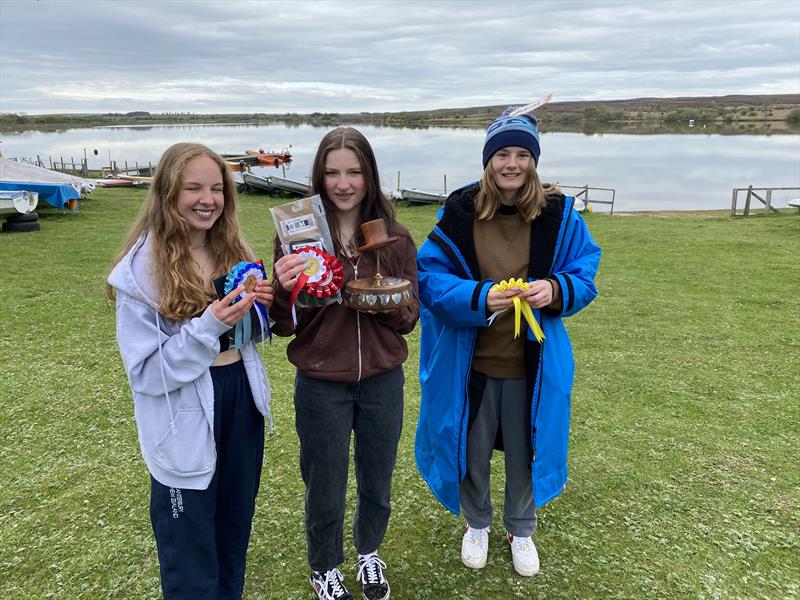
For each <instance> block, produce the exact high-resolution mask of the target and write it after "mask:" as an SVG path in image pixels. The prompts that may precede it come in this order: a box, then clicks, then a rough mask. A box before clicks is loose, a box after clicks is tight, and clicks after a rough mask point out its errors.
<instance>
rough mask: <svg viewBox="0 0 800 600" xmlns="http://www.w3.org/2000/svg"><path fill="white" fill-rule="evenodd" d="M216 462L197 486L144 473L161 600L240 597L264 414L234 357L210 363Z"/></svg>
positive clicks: (207, 599) (262, 456)
mask: <svg viewBox="0 0 800 600" xmlns="http://www.w3.org/2000/svg"><path fill="white" fill-rule="evenodd" d="M211 378H212V380H213V382H214V439H215V441H216V446H217V465H216V471H215V472H214V477H213V479H212V480H211V483H210V484H209V486H208V488H207V489H205V490H187V489H179V488H171V487H167V486H164V485H162V484H160V483H159V482H157V481H156V480H155V479H153V478H152V477H151V478H150V480H151V481H150V520H151V522H152V525H153V533H154V534H155V537H156V545H157V547H158V562H159V566H160V570H161V590H162V592H163V594H164V598H165V600H184V599H185V600H190V599H191V600H229V599H237V600H238V599H240V598H241V597H242V591H243V589H244V572H245V559H246V555H247V544H248V542H249V540H250V529H251V527H252V523H253V514H254V512H255V499H256V494H257V493H258V485H259V480H260V478H261V465H262V463H263V458H264V417H263V416H262V415H261V413H259V412H258V409H256V407H255V404H254V403H253V395H252V393H251V391H250V385H249V383H248V381H247V374H246V373H245V370H244V363H243V362H242V361H238V362H235V363H233V364H230V365H225V366H222V367H211Z"/></svg>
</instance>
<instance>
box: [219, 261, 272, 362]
mask: <svg viewBox="0 0 800 600" xmlns="http://www.w3.org/2000/svg"><path fill="white" fill-rule="evenodd" d="M266 278H267V272H266V270H265V269H264V264H263V263H262V262H261V261H260V260H257V261H256V262H248V261H242V262H239V263H236V264H235V265H234V266H233V268H232V269H231V271H230V273H228V275H227V276H226V277H225V287H224V290H225V295H228V294H230V293H231V292H232V291H233V290H235V289H236V288H237V287H239V286H240V285H244V288H245V292H253V291H254V290H255V288H256V284H257V283H258V282H259V281H262V280H264V279H266ZM243 293H244V292H243ZM243 293H242V294H239V295H238V296H236V298H234V299H233V304H236V303H237V302H238V301H239V300H241V299H242V298H243ZM253 308H254V309H255V310H251V311H250V312H248V313H247V314H246V315H245V316H244V317H242V319H241V320H240V321H239V322H238V323H237V324H236V326H235V328H234V334H233V340H234V344H233V345H234V348H236V349H237V350H241V349H242V348H244V347H245V346H246V345H247V344H249V343H250V340H251V339H252V331H253V320H252V317H251V314H253V313H255V315H256V317H257V318H258V321H259V325H260V327H261V339H262V341H263V340H264V332H265V331H266V333H267V337H268V338H269V341H270V343H272V328H271V327H270V324H269V311H268V310H267V309H266V308H265V307H264V306H263V305H262V304H259V303H258V302H256V303H254V304H253Z"/></svg>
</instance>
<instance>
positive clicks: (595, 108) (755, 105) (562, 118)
mask: <svg viewBox="0 0 800 600" xmlns="http://www.w3.org/2000/svg"><path fill="white" fill-rule="evenodd" d="M505 108H506V105H497V106H482V107H472V108H450V109H437V110H429V111H399V112H383V113H368V112H359V113H323V112H313V113H284V114H273V113H244V114H242V113H240V114H198V113H190V112H171V113H153V114H151V113H149V112H147V111H133V112H128V113H105V114H65V115H24V114H13V113H5V114H3V113H0V128H3V129H6V130H8V129H15V128H23V129H32V128H37V127H54V128H55V127H88V126H97V125H145V124H153V125H157V124H170V125H181V124H186V125H188V124H202V123H244V124H248V123H253V124H258V123H262V124H268V123H276V122H280V123H285V124H288V125H301V124H310V125H315V126H320V127H332V126H336V125H340V124H343V123H348V124H369V125H378V126H387V127H413V128H420V127H465V128H467V127H469V128H471V127H477V128H483V127H486V126H487V125H488V124H489V123H491V122H492V120H493V119H495V118H496V117H497V116H498V115H499V114H501V113H502V111H503V110H504V109H505ZM536 114H537V116H538V117H539V120H540V123H541V127H542V129H543V130H544V131H584V132H587V133H592V132H596V131H627V130H636V131H638V132H648V133H651V132H652V133H655V132H659V131H671V130H677V129H681V128H686V127H688V125H689V122H690V121H694V125H695V127H697V126H699V127H700V128H705V129H709V128H710V129H711V130H712V131H716V130H724V131H737V130H744V131H752V132H762V131H763V132H777V131H789V130H791V131H794V130H796V129H797V128H800V95H798V94H782V95H769V96H714V97H705V98H638V99H631V100H610V101H578V102H553V103H550V104H547V105H545V106H543V107H541V108H540V109H539V110H537V112H536Z"/></svg>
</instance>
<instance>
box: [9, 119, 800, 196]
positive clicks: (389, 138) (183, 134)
mask: <svg viewBox="0 0 800 600" xmlns="http://www.w3.org/2000/svg"><path fill="white" fill-rule="evenodd" d="M357 128H358V129H360V130H361V131H362V132H363V133H364V135H366V137H367V139H369V141H370V142H371V144H372V146H373V148H374V150H375V154H376V157H377V160H378V166H379V170H380V175H381V183H382V185H383V186H384V187H386V188H392V189H395V188H397V179H398V172H399V173H400V187H403V188H416V189H420V190H424V191H430V192H437V193H441V192H442V191H444V184H445V182H444V180H445V176H446V180H447V191H448V192H450V191H452V190H454V189H456V188H458V187H461V186H463V185H466V184H468V183H470V182H472V181H475V180H476V179H478V178H479V177H480V173H481V163H480V157H481V148H482V146H483V137H484V130H483V129H457V128H428V129H412V128H393V127H377V126H368V125H363V126H362V125H359V126H357ZM328 130H329V128H327V127H314V126H311V125H299V126H289V125H285V124H271V125H251V124H243V125H237V124H220V125H148V126H131V127H129V126H120V127H92V128H83V129H67V130H63V131H38V130H32V131H24V132H2V133H0V140H1V141H2V143H1V145H0V150H1V151H2V153H3V156H5V157H6V158H20V159H28V160H35V158H36V156H37V155H39V156H40V157H41V158H42V160H43V161H44V162H45V165H47V164H48V157H51V158H52V159H53V160H61V159H62V158H63V159H64V160H66V161H69V160H70V159H71V158H74V159H75V161H80V160H81V159H82V158H83V156H84V152H85V153H86V156H87V157H88V165H89V168H90V169H99V168H100V167H102V166H105V165H108V162H109V158H110V159H111V160H114V161H116V162H117V164H118V165H119V166H121V165H122V164H123V163H124V161H127V162H128V164H129V165H130V166H133V164H134V163H135V162H137V161H138V163H139V164H140V165H141V164H145V165H146V164H147V163H148V162H152V163H153V164H155V163H157V162H158V158H159V156H160V155H161V153H162V152H163V151H164V150H165V149H166V148H167V147H168V146H170V145H171V144H173V143H176V142H183V141H196V142H201V143H203V144H206V145H207V146H209V147H211V148H212V149H213V150H215V151H217V152H220V153H244V151H245V150H257V149H259V148H263V149H264V150H268V151H269V150H274V151H279V150H282V149H283V148H290V149H291V152H292V155H293V156H294V160H293V161H292V162H291V163H290V164H288V165H286V166H285V176H286V177H287V178H290V179H295V180H298V181H306V178H307V176H308V175H309V171H310V168H311V162H312V160H313V157H314V153H315V152H316V149H317V145H318V144H319V141H320V139H321V138H322V136H323V135H324V134H325V133H326V132H327V131H328ZM95 150H96V151H97V154H95ZM254 172H255V173H260V174H268V173H274V174H277V175H283V171H282V169H281V168H278V169H277V170H276V169H275V168H273V167H268V168H264V169H254ZM539 172H540V175H541V177H542V180H543V181H558V182H560V183H561V184H562V185H565V186H584V185H589V186H590V187H598V188H613V189H615V190H616V198H615V205H614V210H615V211H636V210H705V209H719V208H730V203H731V190H732V189H733V188H737V187H747V186H749V185H753V186H754V187H800V135H796V134H789V135H771V136H767V135H744V134H743V135H719V134H712V135H704V134H702V133H692V134H685V135H680V134H659V135H630V134H594V135H585V134H582V133H563V132H553V133H544V134H542V156H541V158H540V163H539ZM567 191H568V192H569V191H571V190H567ZM592 197H595V198H596V199H600V200H603V199H607V198H609V197H610V194H609V193H597V194H592ZM797 197H800V192H797V191H787V192H775V195H774V196H773V204H774V205H775V206H777V207H779V208H780V207H784V206H786V201H787V200H789V199H790V198H797ZM740 198H741V196H740ZM741 203H742V200H741V199H740V206H741ZM756 206H760V204H756ZM595 208H596V210H605V209H607V207H602V206H600V205H596V206H595Z"/></svg>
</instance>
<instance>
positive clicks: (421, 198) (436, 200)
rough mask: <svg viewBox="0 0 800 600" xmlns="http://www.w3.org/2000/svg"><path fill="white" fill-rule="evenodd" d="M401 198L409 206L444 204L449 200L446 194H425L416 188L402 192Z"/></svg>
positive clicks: (405, 189)
mask: <svg viewBox="0 0 800 600" xmlns="http://www.w3.org/2000/svg"><path fill="white" fill-rule="evenodd" d="M400 198H402V199H403V200H405V201H406V204H407V205H408V206H411V205H412V204H444V201H445V200H447V196H445V195H444V194H435V193H433V192H423V191H422V190H417V189H414V188H410V189H409V188H404V189H402V190H400Z"/></svg>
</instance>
